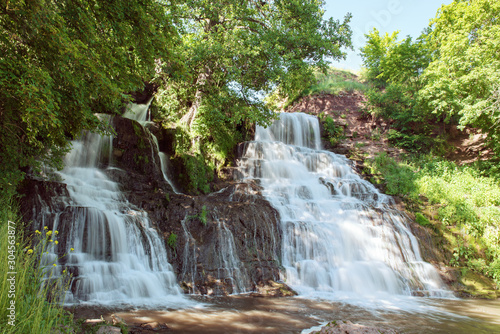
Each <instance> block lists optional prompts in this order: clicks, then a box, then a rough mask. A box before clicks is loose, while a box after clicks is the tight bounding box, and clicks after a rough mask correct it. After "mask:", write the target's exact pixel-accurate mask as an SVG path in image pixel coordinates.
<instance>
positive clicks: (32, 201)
mask: <svg viewBox="0 0 500 334" xmlns="http://www.w3.org/2000/svg"><path fill="white" fill-rule="evenodd" d="M19 194H21V196H22V199H21V201H20V212H21V216H22V218H23V221H24V222H35V221H40V220H41V219H43V217H44V214H46V213H45V212H59V211H63V210H64V208H66V207H67V205H68V203H69V201H70V199H69V193H68V190H67V188H66V185H65V184H64V183H61V182H57V181H42V180H39V179H35V178H33V177H28V178H26V179H25V180H24V181H23V184H22V186H21V188H20V189H19ZM56 198H57V200H53V199H56ZM54 218H55V214H54ZM53 220H54V219H45V221H46V225H45V226H47V228H48V229H50V230H52V225H53Z"/></svg>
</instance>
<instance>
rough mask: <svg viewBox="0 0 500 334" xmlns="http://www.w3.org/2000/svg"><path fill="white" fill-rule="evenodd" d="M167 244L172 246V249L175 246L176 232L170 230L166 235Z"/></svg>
mask: <svg viewBox="0 0 500 334" xmlns="http://www.w3.org/2000/svg"><path fill="white" fill-rule="evenodd" d="M167 245H168V247H170V248H172V250H175V249H176V248H177V234H175V233H173V232H172V233H170V234H169V235H168V239H167Z"/></svg>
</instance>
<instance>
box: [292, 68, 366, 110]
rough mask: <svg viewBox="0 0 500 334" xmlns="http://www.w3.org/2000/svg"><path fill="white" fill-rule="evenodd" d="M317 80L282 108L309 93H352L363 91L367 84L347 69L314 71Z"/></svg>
mask: <svg viewBox="0 0 500 334" xmlns="http://www.w3.org/2000/svg"><path fill="white" fill-rule="evenodd" d="M316 78H317V82H316V83H315V84H313V85H311V86H310V87H307V88H305V89H304V90H303V91H302V92H300V93H299V94H298V95H297V96H295V97H291V98H290V99H289V100H288V102H287V103H286V104H285V105H284V108H286V107H288V106H290V105H292V104H293V103H294V102H295V101H297V100H298V99H300V98H302V97H304V96H309V95H320V94H331V95H340V94H341V93H352V92H354V91H359V92H365V91H367V90H368V88H369V87H368V85H367V84H365V83H363V82H361V81H359V80H358V77H357V76H356V75H355V74H354V73H352V72H349V71H345V70H340V69H335V68H331V69H330V70H329V71H328V73H327V74H323V73H316Z"/></svg>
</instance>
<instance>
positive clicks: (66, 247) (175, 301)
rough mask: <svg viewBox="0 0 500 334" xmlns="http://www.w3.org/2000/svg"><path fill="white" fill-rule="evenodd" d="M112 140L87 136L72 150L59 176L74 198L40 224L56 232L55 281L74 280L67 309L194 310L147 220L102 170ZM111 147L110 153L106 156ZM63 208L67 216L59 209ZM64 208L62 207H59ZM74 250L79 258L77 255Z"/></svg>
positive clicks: (48, 260)
mask: <svg viewBox="0 0 500 334" xmlns="http://www.w3.org/2000/svg"><path fill="white" fill-rule="evenodd" d="M110 140H111V138H110V137H104V136H99V135H96V134H91V133H87V134H85V135H84V136H83V138H82V139H81V140H79V141H74V142H73V143H72V146H73V148H72V150H71V151H70V152H69V153H68V154H67V156H66V157H65V168H64V169H63V170H62V171H60V172H57V174H59V176H60V177H61V178H62V180H63V181H62V182H63V183H65V184H66V185H67V189H68V192H69V198H55V199H53V203H45V206H44V211H45V213H46V214H45V217H44V219H42V220H41V221H40V222H39V223H40V226H39V228H40V229H42V230H43V228H44V226H47V227H48V228H49V229H53V230H58V231H59V235H58V236H57V240H58V244H57V245H54V243H52V244H51V245H52V246H51V247H50V248H49V254H47V255H46V257H45V264H46V265H48V266H50V267H51V268H52V264H53V263H55V264H56V266H55V267H54V271H53V273H52V274H54V275H60V274H61V272H62V270H63V269H65V270H67V271H69V272H70V273H72V274H73V279H72V281H71V285H70V287H69V290H68V292H67V294H66V299H65V303H67V304H74V303H90V304H108V305H140V306H142V307H148V308H149V307H154V306H157V307H158V306H163V307H176V308H177V307H181V306H186V305H188V304H189V303H190V302H188V301H187V300H186V299H185V297H183V295H182V291H181V289H180V288H179V287H178V285H177V281H176V276H175V274H174V272H173V271H172V266H171V265H170V264H169V262H168V259H167V254H166V251H165V247H164V244H163V241H162V239H160V237H159V236H158V234H157V232H156V230H155V229H153V228H152V227H151V224H150V221H149V219H148V216H147V214H146V213H145V212H143V211H139V210H138V209H136V208H135V207H133V206H132V205H130V204H129V203H128V202H127V200H126V199H125V198H124V196H123V194H122V193H121V192H120V190H119V185H118V184H117V183H115V182H113V181H111V180H110V179H109V178H108V177H107V176H106V174H105V171H104V170H103V169H100V168H98V166H99V164H100V163H101V164H102V161H101V160H102V159H103V158H104V157H106V156H107V152H106V150H109V145H110ZM106 146H108V148H107V149H106ZM60 202H63V203H65V204H64V207H63V208H62V209H59V210H57V209H55V208H57V207H58V206H59V205H56V204H55V203H60ZM59 207H60V206H59ZM72 249H73V250H72Z"/></svg>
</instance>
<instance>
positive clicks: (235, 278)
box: [215, 217, 250, 294]
mask: <svg viewBox="0 0 500 334" xmlns="http://www.w3.org/2000/svg"><path fill="white" fill-rule="evenodd" d="M215 221H216V222H217V235H218V238H217V257H216V261H217V268H219V269H218V271H219V272H218V278H219V279H220V278H224V279H226V280H229V283H230V285H231V286H232V288H233V294H238V293H245V292H247V291H246V287H248V286H250V281H249V276H248V274H247V272H246V269H245V268H244V267H243V264H242V263H241V261H240V258H239V257H238V254H237V252H236V246H235V244H234V236H233V233H232V232H231V231H230V230H229V229H228V228H227V226H226V224H225V223H224V222H223V220H222V219H220V218H218V217H215Z"/></svg>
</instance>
